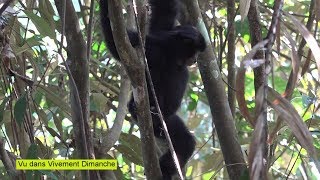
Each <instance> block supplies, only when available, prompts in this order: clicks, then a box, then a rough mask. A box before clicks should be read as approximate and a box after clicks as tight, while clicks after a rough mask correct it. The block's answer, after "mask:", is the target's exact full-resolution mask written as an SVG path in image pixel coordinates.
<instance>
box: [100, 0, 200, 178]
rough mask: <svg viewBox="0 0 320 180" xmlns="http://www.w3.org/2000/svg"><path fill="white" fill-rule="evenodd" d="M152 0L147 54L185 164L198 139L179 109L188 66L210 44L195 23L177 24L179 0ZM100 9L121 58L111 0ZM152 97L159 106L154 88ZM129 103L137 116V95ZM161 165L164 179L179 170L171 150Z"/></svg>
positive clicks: (134, 38)
mask: <svg viewBox="0 0 320 180" xmlns="http://www.w3.org/2000/svg"><path fill="white" fill-rule="evenodd" d="M149 3H150V5H151V10H152V13H151V19H150V24H149V32H148V33H147V35H146V42H145V50H146V57H147V61H148V66H149V69H150V74H151V78H152V82H153V85H154V88H155V92H156V96H157V99H158V101H159V105H160V108H161V111H162V114H163V117H164V120H165V122H166V124H167V127H168V130H169V134H170V137H171V140H172V143H173V146H174V149H175V151H176V153H177V156H178V159H179V163H180V165H181V167H184V165H185V164H186V163H187V161H188V159H189V158H190V156H191V155H192V153H193V151H194V149H195V140H194V137H193V136H192V135H191V133H190V132H189V130H188V129H187V127H186V126H185V125H184V123H183V121H182V119H181V118H180V117H179V116H177V115H176V112H177V110H178V109H179V107H180V104H181V101H182V98H183V95H184V92H185V90H186V85H187V81H188V76H189V73H188V69H187V66H188V65H191V64H192V63H194V59H195V56H196V55H197V53H198V52H199V51H203V50H204V49H205V48H206V44H205V40H204V38H203V36H202V35H201V33H200V32H199V31H198V30H197V29H196V28H195V27H193V26H191V25H183V26H176V25H175V22H176V16H177V13H178V11H179V4H178V3H179V2H178V1H177V0H149ZM100 9H101V10H100V13H101V24H102V30H103V33H104V35H105V40H106V43H107V47H108V49H109V50H110V52H111V54H112V55H113V56H114V58H115V59H117V60H120V58H119V54H118V52H117V50H116V47H115V44H114V40H113V36H112V30H111V26H110V20H109V17H108V0H100ZM127 32H128V36H129V39H130V42H131V45H132V46H133V47H137V46H140V43H139V38H138V34H137V32H135V31H130V30H128V31H127ZM148 90H149V89H148ZM149 100H150V107H151V109H155V108H154V107H155V101H154V98H153V96H152V93H151V92H150V90H149ZM128 107H129V111H130V113H131V114H132V116H133V117H134V118H136V112H135V104H134V100H133V98H131V100H130V102H129V104H128ZM152 121H153V128H154V134H155V136H156V137H157V138H161V139H165V136H164V133H163V129H162V125H161V122H160V120H159V117H158V115H156V114H154V113H153V114H152ZM160 167H161V171H162V175H163V179H171V177H172V175H174V174H175V173H176V168H175V165H174V162H173V159H172V157H171V153H170V151H167V152H166V153H165V154H164V155H162V156H161V157H160Z"/></svg>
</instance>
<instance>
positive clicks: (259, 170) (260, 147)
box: [248, 112, 267, 179]
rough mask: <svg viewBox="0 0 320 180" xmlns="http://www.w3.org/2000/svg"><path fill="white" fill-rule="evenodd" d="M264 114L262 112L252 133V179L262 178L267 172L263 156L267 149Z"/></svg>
mask: <svg viewBox="0 0 320 180" xmlns="http://www.w3.org/2000/svg"><path fill="white" fill-rule="evenodd" d="M263 121H264V115H263V113H262V112H261V113H260V115H259V117H258V119H257V121H256V122H257V123H256V126H255V128H254V131H253V134H252V137H253V138H252V142H251V144H250V151H249V157H248V158H249V171H250V179H260V175H263V176H265V175H266V172H267V166H266V164H265V162H266V160H265V159H264V158H263V154H264V150H265V140H264V139H263V137H265V136H264V133H266V132H265V128H264V127H263V124H264V123H263Z"/></svg>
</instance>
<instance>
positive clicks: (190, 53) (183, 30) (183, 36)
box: [173, 25, 206, 66]
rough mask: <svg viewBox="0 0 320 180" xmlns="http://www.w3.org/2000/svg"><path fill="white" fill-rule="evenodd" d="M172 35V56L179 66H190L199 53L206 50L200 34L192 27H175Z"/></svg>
mask: <svg viewBox="0 0 320 180" xmlns="http://www.w3.org/2000/svg"><path fill="white" fill-rule="evenodd" d="M173 31H174V32H175V33H174V39H175V41H174V42H175V44H174V46H175V47H174V48H173V49H174V54H175V55H176V58H177V60H178V61H177V63H178V64H179V65H188V66H189V65H192V64H193V63H195V60H196V57H197V55H198V53H199V52H202V51H204V50H205V48H206V43H205V40H204V38H203V36H202V34H201V33H200V32H199V31H198V30H197V29H196V28H195V27H193V26H189V25H187V26H177V27H175V29H174V30H173Z"/></svg>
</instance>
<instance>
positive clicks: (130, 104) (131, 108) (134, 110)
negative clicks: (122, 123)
mask: <svg viewBox="0 0 320 180" xmlns="http://www.w3.org/2000/svg"><path fill="white" fill-rule="evenodd" d="M127 107H128V110H129V112H130V114H131V116H132V117H133V119H134V120H137V107H136V103H134V99H133V94H132V95H131V99H130V101H129V102H128V104H127Z"/></svg>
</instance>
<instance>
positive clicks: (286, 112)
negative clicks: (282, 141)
mask: <svg viewBox="0 0 320 180" xmlns="http://www.w3.org/2000/svg"><path fill="white" fill-rule="evenodd" d="M268 104H269V105H270V106H271V107H272V108H273V109H274V110H275V111H276V112H277V114H278V116H279V118H281V119H283V120H284V121H285V122H286V124H287V125H288V126H289V128H290V129H291V131H292V133H293V134H294V136H295V137H296V138H297V140H298V141H299V143H300V145H301V146H302V147H303V148H305V149H306V150H307V151H308V153H309V154H310V155H311V156H312V157H315V149H314V146H313V140H312V136H311V133H310V131H309V129H308V127H307V126H306V125H305V123H304V122H303V120H302V118H301V117H300V115H299V114H298V112H297V111H296V109H295V108H294V107H293V106H292V104H291V103H290V102H289V101H288V100H287V99H285V98H283V97H282V96H281V95H280V94H279V93H277V92H276V91H275V90H273V89H272V88H270V87H269V88H268Z"/></svg>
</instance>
